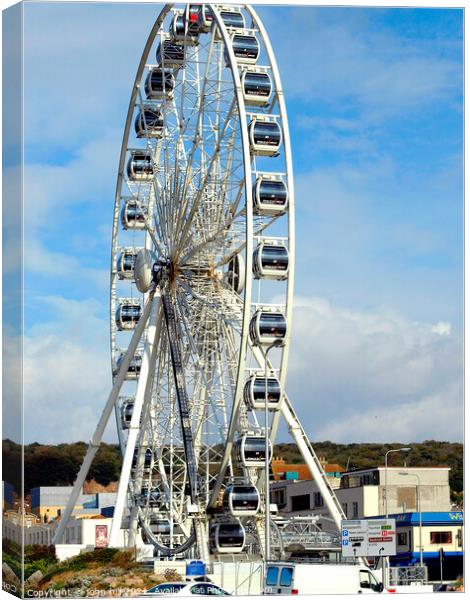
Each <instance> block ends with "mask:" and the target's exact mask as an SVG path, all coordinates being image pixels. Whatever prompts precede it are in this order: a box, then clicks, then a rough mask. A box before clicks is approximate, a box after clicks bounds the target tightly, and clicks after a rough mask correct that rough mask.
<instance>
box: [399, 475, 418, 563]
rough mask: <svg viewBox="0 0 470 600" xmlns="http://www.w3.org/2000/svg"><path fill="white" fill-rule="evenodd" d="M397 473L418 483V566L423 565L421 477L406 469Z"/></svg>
mask: <svg viewBox="0 0 470 600" xmlns="http://www.w3.org/2000/svg"><path fill="white" fill-rule="evenodd" d="M398 475H402V476H404V477H416V479H417V481H418V485H417V486H416V499H417V502H418V515H419V566H420V567H422V566H423V514H422V512H421V492H420V488H421V479H420V478H419V475H418V474H417V473H408V472H407V471H399V472H398Z"/></svg>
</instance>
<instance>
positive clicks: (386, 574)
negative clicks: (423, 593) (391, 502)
mask: <svg viewBox="0 0 470 600" xmlns="http://www.w3.org/2000/svg"><path fill="white" fill-rule="evenodd" d="M410 450H411V448H407V447H403V448H394V449H392V450H387V452H385V490H384V491H385V517H386V518H387V519H388V487H387V484H388V455H389V454H391V453H392V452H409V451H410ZM389 564H390V560H389V558H388V556H384V557H383V562H382V569H383V577H382V578H383V584H384V585H388V580H389Z"/></svg>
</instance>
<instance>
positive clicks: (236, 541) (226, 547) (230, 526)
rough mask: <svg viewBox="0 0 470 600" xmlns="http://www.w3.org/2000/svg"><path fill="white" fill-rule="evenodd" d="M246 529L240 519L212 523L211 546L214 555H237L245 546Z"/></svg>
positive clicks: (210, 530)
mask: <svg viewBox="0 0 470 600" xmlns="http://www.w3.org/2000/svg"><path fill="white" fill-rule="evenodd" d="M245 538H246V534H245V529H244V527H243V525H242V524H241V523H240V521H239V520H238V519H236V520H235V521H230V522H218V523H212V524H211V526H210V529H209V544H210V547H211V551H212V552H213V553H214V554H237V553H239V552H242V551H243V548H244V546H245Z"/></svg>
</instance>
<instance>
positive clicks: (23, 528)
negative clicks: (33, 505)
mask: <svg viewBox="0 0 470 600" xmlns="http://www.w3.org/2000/svg"><path fill="white" fill-rule="evenodd" d="M54 531H55V529H51V527H50V526H49V525H46V524H44V523H42V522H41V519H40V517H38V516H37V515H36V514H34V513H28V512H25V513H22V512H21V511H15V510H7V511H6V512H5V513H4V514H3V519H2V536H3V538H4V539H7V540H11V541H12V542H16V543H17V544H20V545H21V544H23V540H24V544H25V546H29V545H33V544H40V545H46V546H48V545H50V544H51V542H52V536H53V535H54Z"/></svg>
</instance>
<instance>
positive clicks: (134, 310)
mask: <svg viewBox="0 0 470 600" xmlns="http://www.w3.org/2000/svg"><path fill="white" fill-rule="evenodd" d="M141 314H142V307H141V305H140V302H139V300H136V299H134V298H121V299H120V300H119V306H118V308H117V310H116V326H117V328H118V330H119V331H126V330H131V329H134V327H135V326H136V325H137V323H138V322H139V319H140V315H141Z"/></svg>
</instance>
